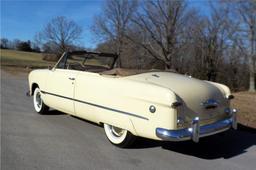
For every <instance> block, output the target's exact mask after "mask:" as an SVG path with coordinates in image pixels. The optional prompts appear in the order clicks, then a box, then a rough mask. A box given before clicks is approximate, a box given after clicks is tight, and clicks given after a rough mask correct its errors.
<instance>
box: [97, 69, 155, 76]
mask: <svg viewBox="0 0 256 170" xmlns="http://www.w3.org/2000/svg"><path fill="white" fill-rule="evenodd" d="M149 71H150V70H137V69H124V68H114V69H112V70H107V71H103V72H101V73H100V74H104V75H117V76H130V75H135V74H140V73H145V72H149Z"/></svg>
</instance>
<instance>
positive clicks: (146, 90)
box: [75, 72, 177, 139]
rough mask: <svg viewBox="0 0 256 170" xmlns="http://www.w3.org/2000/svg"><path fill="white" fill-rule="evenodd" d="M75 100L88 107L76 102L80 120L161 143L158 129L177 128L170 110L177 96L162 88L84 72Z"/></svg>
mask: <svg viewBox="0 0 256 170" xmlns="http://www.w3.org/2000/svg"><path fill="white" fill-rule="evenodd" d="M75 99H76V100H79V101H83V102H86V103H87V104H86V103H83V102H75V112H76V115H77V116H79V117H82V118H84V119H87V120H90V121H93V122H96V123H107V124H111V125H114V126H117V127H120V128H124V129H127V130H129V131H130V132H131V133H133V134H134V135H138V136H142V137H146V138H151V139H159V138H157V137H156V135H155V129H156V128H157V127H161V128H166V129H175V128H176V119H177V113H176V110H175V109H172V108H171V107H170V106H171V103H172V102H173V101H176V96H175V94H174V93H173V92H171V91H170V90H168V89H166V88H163V87H159V86H156V85H152V84H147V83H142V82H136V81H131V80H127V79H125V78H115V77H111V76H102V75H99V74H95V73H87V72H81V73H79V75H78V76H77V79H76V86H75ZM88 103H89V104H88ZM95 105H97V106H95ZM151 105H154V106H155V107H156V112H155V113H151V112H150V111H149V107H150V106H151ZM99 106H101V107H99ZM124 112H125V113H124ZM129 113H130V114H133V115H129ZM134 115H137V116H134Z"/></svg>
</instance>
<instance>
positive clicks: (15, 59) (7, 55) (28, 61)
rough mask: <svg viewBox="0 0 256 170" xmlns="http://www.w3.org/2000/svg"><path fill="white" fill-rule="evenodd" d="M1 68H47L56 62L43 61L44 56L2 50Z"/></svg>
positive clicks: (0, 56) (0, 55) (0, 52)
mask: <svg viewBox="0 0 256 170" xmlns="http://www.w3.org/2000/svg"><path fill="white" fill-rule="evenodd" d="M0 58H1V66H13V67H47V66H49V65H51V66H52V65H54V63H55V62H48V61H44V60H42V54H40V53H34V52H23V51H16V50H6V49H1V50H0Z"/></svg>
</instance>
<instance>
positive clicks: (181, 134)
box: [156, 109, 237, 142]
mask: <svg viewBox="0 0 256 170" xmlns="http://www.w3.org/2000/svg"><path fill="white" fill-rule="evenodd" d="M236 112H237V111H236V109H233V110H232V111H231V117H230V118H227V119H224V120H220V121H218V122H215V123H212V124H209V125H204V126H200V125H199V123H200V120H199V117H195V118H194V119H193V121H192V123H191V127H190V128H185V129H180V130H167V129H163V128H157V129H156V136H157V137H159V138H161V139H163V140H168V141H185V140H190V139H192V140H193V141H194V142H199V138H201V137H205V136H210V135H213V134H216V133H220V132H224V131H226V130H228V129H230V128H231V127H232V128H233V129H237V120H236Z"/></svg>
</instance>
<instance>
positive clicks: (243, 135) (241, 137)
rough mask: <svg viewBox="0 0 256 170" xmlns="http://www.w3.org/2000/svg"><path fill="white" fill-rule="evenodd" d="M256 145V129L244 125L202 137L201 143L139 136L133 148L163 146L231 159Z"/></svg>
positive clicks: (199, 156)
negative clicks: (235, 129) (236, 128)
mask: <svg viewBox="0 0 256 170" xmlns="http://www.w3.org/2000/svg"><path fill="white" fill-rule="evenodd" d="M255 145H256V129H253V128H249V127H246V126H243V125H240V124H239V126H238V130H237V131H234V130H229V131H227V132H224V133H221V134H217V135H214V136H209V137H206V138H201V139H200V142H199V143H194V142H192V141H185V142H162V141H152V140H148V139H142V138H139V139H138V140H137V142H136V144H135V145H134V147H133V148H136V149H143V148H152V147H162V148H163V149H166V150H169V151H173V152H177V153H181V154H185V155H190V156H195V157H198V158H202V159H218V158H224V159H229V158H232V157H235V156H238V155H240V154H243V153H245V152H247V149H248V148H250V147H252V146H255Z"/></svg>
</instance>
